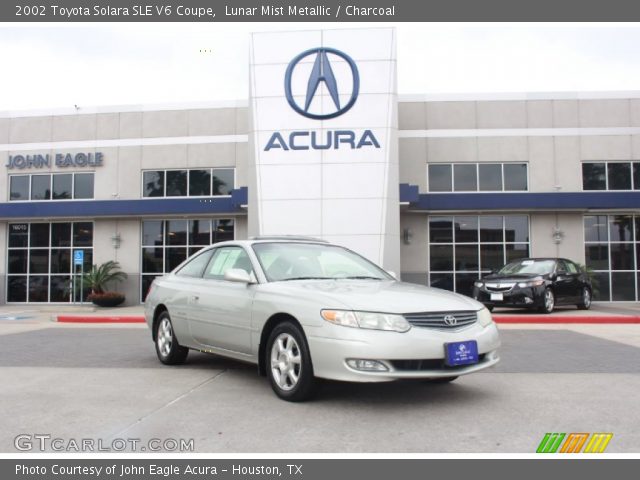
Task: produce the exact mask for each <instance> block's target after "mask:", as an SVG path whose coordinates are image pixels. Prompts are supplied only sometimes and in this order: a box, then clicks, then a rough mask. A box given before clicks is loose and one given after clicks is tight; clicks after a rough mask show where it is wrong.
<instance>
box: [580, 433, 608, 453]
mask: <svg viewBox="0 0 640 480" xmlns="http://www.w3.org/2000/svg"><path fill="white" fill-rule="evenodd" d="M612 437H613V433H594V434H593V435H592V436H591V440H589V443H588V444H587V448H585V449H584V452H583V453H603V452H604V451H605V449H606V448H607V445H609V442H610V441H611V438H612Z"/></svg>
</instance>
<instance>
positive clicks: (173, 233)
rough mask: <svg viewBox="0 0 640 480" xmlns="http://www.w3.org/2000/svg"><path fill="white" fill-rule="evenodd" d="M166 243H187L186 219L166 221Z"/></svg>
mask: <svg viewBox="0 0 640 480" xmlns="http://www.w3.org/2000/svg"><path fill="white" fill-rule="evenodd" d="M166 234H167V239H166V243H167V245H186V244H187V221H186V220H171V221H169V222H167V232H166Z"/></svg>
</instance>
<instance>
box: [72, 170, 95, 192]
mask: <svg viewBox="0 0 640 480" xmlns="http://www.w3.org/2000/svg"><path fill="white" fill-rule="evenodd" d="M74 177H75V178H74V198H93V173H76V174H75V176H74Z"/></svg>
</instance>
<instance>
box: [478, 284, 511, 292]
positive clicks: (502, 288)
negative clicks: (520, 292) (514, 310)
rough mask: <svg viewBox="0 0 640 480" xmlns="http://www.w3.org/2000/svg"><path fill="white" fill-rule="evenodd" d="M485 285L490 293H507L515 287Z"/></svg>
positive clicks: (508, 285) (509, 285)
mask: <svg viewBox="0 0 640 480" xmlns="http://www.w3.org/2000/svg"><path fill="white" fill-rule="evenodd" d="M485 285H486V287H487V290H489V291H490V292H508V291H509V290H511V289H512V288H513V287H514V286H515V283H513V282H511V283H487V284H485Z"/></svg>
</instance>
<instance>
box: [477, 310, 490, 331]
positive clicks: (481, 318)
mask: <svg viewBox="0 0 640 480" xmlns="http://www.w3.org/2000/svg"><path fill="white" fill-rule="evenodd" d="M478 323H480V325H482V326H483V327H488V326H489V325H491V324H492V323H493V318H492V317H491V312H490V311H489V310H488V309H486V308H483V309H482V310H480V311H479V312H478Z"/></svg>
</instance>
